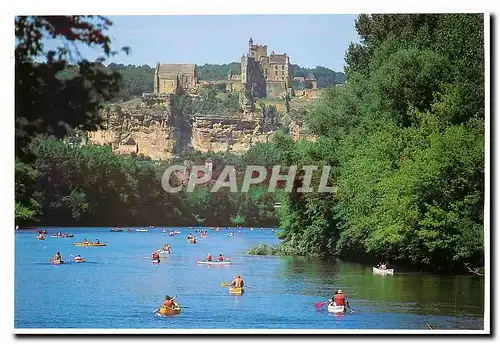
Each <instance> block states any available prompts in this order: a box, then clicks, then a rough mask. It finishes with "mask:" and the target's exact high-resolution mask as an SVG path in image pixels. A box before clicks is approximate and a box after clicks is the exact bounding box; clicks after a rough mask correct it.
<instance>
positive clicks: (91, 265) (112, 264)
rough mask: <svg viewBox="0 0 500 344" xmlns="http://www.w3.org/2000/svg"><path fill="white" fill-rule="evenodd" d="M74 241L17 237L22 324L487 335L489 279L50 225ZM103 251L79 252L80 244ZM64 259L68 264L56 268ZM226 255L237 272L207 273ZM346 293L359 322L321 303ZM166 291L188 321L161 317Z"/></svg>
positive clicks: (235, 240)
mask: <svg viewBox="0 0 500 344" xmlns="http://www.w3.org/2000/svg"><path fill="white" fill-rule="evenodd" d="M48 230H49V233H52V234H53V233H55V232H56V231H58V230H60V231H63V232H66V231H69V232H71V233H73V234H75V237H74V238H50V237H49V236H48V235H47V236H46V237H47V238H46V240H45V241H39V240H36V236H35V234H34V232H32V231H19V232H16V236H15V238H16V239H15V241H16V249H15V256H16V262H15V264H16V265H15V324H14V325H15V327H16V328H146V329H148V328H160V329H165V328H181V329H188V328H204V329H245V328H255V329H288V328H289V329H296V328H298V329H427V325H426V321H427V323H428V324H430V325H431V326H432V327H433V328H434V329H483V326H484V323H483V313H484V305H483V303H484V296H483V295H484V279H483V277H480V276H455V277H440V276H433V275H419V274H410V273H399V274H398V271H396V274H395V275H394V276H379V275H373V274H372V269H371V267H370V266H362V265H357V264H350V263H345V262H338V261H337V262H335V261H334V262H324V261H321V260H315V259H306V258H291V257H287V258H280V257H263V256H249V255H248V254H247V253H246V252H247V250H248V249H249V248H250V247H252V246H253V245H255V244H258V243H266V244H277V243H278V239H276V237H275V233H273V232H271V230H269V229H267V230H265V231H262V230H254V231H250V230H248V229H242V230H241V231H238V230H234V232H235V235H234V236H233V237H228V236H227V233H228V232H229V231H227V230H221V231H220V232H215V231H209V234H208V238H206V239H201V238H200V239H199V244H197V245H192V244H187V243H186V239H185V236H186V234H187V232H188V229H187V228H181V231H182V234H180V235H178V236H175V237H170V236H168V234H167V233H162V232H161V229H158V228H155V229H150V230H149V232H133V233H127V232H118V233H113V232H110V229H109V228H85V229H84V228H74V229H67V228H64V229H57V228H52V229H48ZM85 237H86V238H88V239H89V240H95V239H96V238H99V240H100V242H102V243H107V244H108V246H107V247H74V246H73V245H72V243H73V242H75V241H82V240H83V239H84V238H85ZM165 243H170V244H171V246H172V254H171V255H170V256H169V257H168V258H165V259H163V260H162V261H161V263H160V264H152V263H151V261H150V255H151V253H152V251H154V250H155V249H157V248H160V247H161V246H162V245H163V244H165ZM57 251H59V252H60V253H61V255H62V257H63V260H65V261H66V262H67V261H69V258H70V255H71V254H72V255H76V254H81V255H82V256H83V258H84V259H85V260H86V261H87V262H86V263H81V264H74V263H73V264H62V265H59V266H56V265H51V264H49V263H48V260H49V259H50V258H51V257H52V256H53V255H54V254H55V253H56V252H57ZM209 252H210V253H212V255H217V256H218V254H219V253H223V254H224V255H225V256H227V257H229V258H230V259H231V260H232V262H233V264H232V265H229V266H204V265H199V264H197V260H198V259H200V258H203V257H204V256H205V255H206V254H207V253H209ZM237 273H240V274H241V275H242V277H243V279H244V280H245V282H246V284H247V285H248V288H246V290H245V294H244V295H242V296H231V295H229V294H228V290H227V288H223V287H221V286H220V284H221V282H230V281H231V279H232V278H234V276H235V274H237ZM335 287H337V288H341V289H342V290H343V291H344V293H345V294H346V296H347V297H348V298H349V300H350V303H351V307H352V308H353V309H354V310H355V311H356V312H355V313H352V314H346V315H343V316H337V315H332V314H329V313H328V312H327V311H326V307H323V308H322V309H320V310H316V309H315V307H314V304H315V303H317V302H320V301H324V300H326V299H327V298H329V297H330V296H331V291H332V289H333V288H335ZM166 294H169V295H177V300H178V301H179V303H180V305H181V307H182V313H181V314H180V315H177V316H172V317H158V316H156V315H155V314H154V310H155V309H156V308H157V307H158V306H159V305H160V304H161V303H162V301H163V298H164V297H165V295H166Z"/></svg>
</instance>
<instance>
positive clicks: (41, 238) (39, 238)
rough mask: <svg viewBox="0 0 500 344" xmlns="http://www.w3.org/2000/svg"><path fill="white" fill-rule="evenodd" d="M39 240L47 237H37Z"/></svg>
mask: <svg viewBox="0 0 500 344" xmlns="http://www.w3.org/2000/svg"><path fill="white" fill-rule="evenodd" d="M37 239H38V240H45V237H37Z"/></svg>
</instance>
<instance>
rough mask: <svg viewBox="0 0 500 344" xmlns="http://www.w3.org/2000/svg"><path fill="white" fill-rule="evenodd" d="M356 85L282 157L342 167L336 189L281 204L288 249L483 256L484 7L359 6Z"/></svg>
mask: <svg viewBox="0 0 500 344" xmlns="http://www.w3.org/2000/svg"><path fill="white" fill-rule="evenodd" d="M356 29H357V31H358V33H359V35H360V37H361V38H362V41H361V43H359V44H351V45H350V47H349V49H348V51H347V52H346V57H345V59H346V62H347V68H346V72H347V80H348V82H347V85H346V86H345V87H342V88H332V89H330V90H329V91H328V92H327V94H326V95H325V97H324V99H322V101H321V102H320V103H319V104H318V105H317V106H316V107H315V108H314V109H313V110H312V111H311V113H310V115H309V116H308V118H307V119H306V121H307V124H308V126H309V128H311V129H312V131H313V132H314V133H315V134H317V135H318V136H319V139H318V141H317V142H316V143H315V144H311V145H305V144H304V143H302V144H296V145H290V146H288V147H287V151H286V154H282V155H281V156H283V157H286V158H285V159H284V160H282V161H280V163H282V164H291V163H293V162H294V161H300V162H301V163H303V164H314V163H315V162H316V163H325V162H326V163H327V164H329V165H331V166H334V168H333V169H332V171H333V173H334V179H335V184H336V186H337V188H338V189H337V192H336V193H335V194H321V193H309V194H296V195H291V196H290V197H286V199H284V200H283V202H282V204H283V206H282V207H281V208H280V213H279V215H278V217H279V223H280V227H281V229H282V231H281V232H280V234H279V236H280V238H281V239H282V244H281V247H280V248H279V250H278V251H281V253H286V254H299V255H320V256H340V257H343V258H345V259H353V260H365V259H372V260H375V259H377V260H378V259H384V260H389V261H391V262H393V263H399V264H407V265H412V266H416V267H419V268H421V269H424V270H435V271H441V272H451V271H455V270H462V269H464V265H465V264H471V265H476V266H482V265H483V264H484V260H483V259H484V178H485V175H484V174H485V170H484V166H485V165H484V164H485V162H484V157H485V151H484V149H485V140H484V137H485V136H484V133H485V132H484V130H485V127H484V126H485V109H484V95H485V94H484V82H485V79H484V45H483V42H484V41H483V39H484V36H483V15H482V14H477V15H476V14H438V15H430V14H429V15H423V14H422V15H417V14H412V15H360V16H359V17H358V19H357V20H356Z"/></svg>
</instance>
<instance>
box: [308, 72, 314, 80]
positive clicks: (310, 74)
mask: <svg viewBox="0 0 500 344" xmlns="http://www.w3.org/2000/svg"><path fill="white" fill-rule="evenodd" d="M306 80H307V81H316V78H315V77H314V75H313V73H311V72H309V75H308V76H307V78H306Z"/></svg>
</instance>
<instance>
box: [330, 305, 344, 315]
mask: <svg viewBox="0 0 500 344" xmlns="http://www.w3.org/2000/svg"><path fill="white" fill-rule="evenodd" d="M328 312H330V313H336V314H339V313H344V306H337V305H336V304H335V302H333V303H330V304H328Z"/></svg>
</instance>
